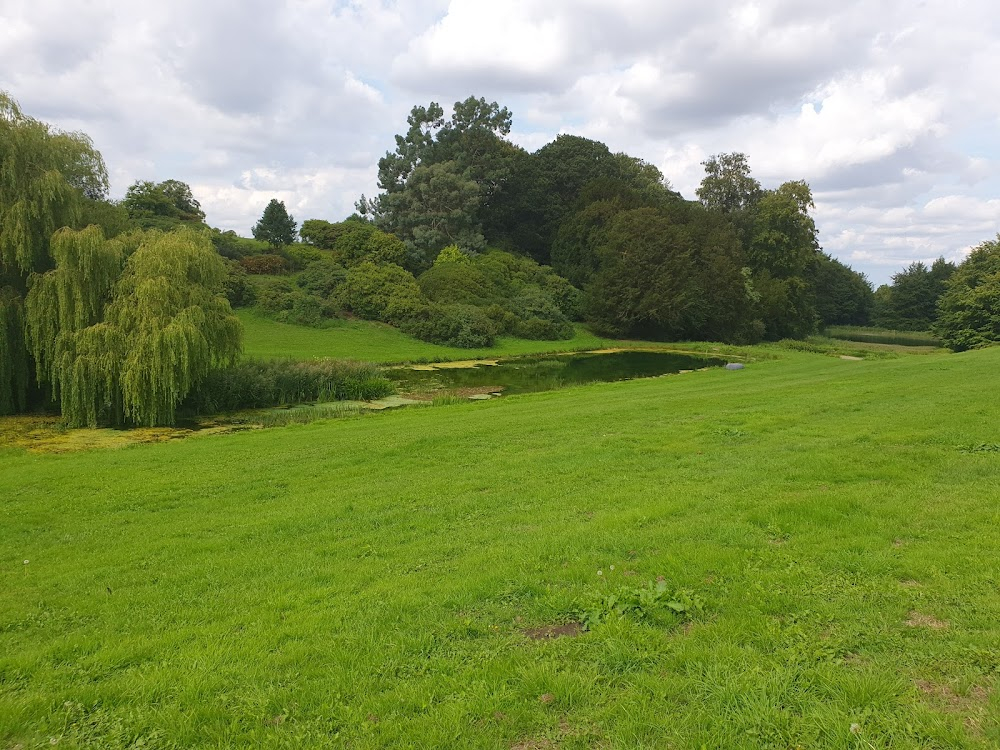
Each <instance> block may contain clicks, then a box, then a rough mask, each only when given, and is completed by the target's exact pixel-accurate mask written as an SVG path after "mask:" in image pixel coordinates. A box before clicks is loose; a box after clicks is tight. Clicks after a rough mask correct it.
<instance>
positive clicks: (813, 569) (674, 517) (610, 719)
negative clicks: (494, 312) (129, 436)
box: [0, 345, 1000, 750]
mask: <svg viewBox="0 0 1000 750" xmlns="http://www.w3.org/2000/svg"><path fill="white" fill-rule="evenodd" d="M318 346H322V345H318ZM773 351H776V352H777V353H778V355H779V356H778V357H777V358H772V359H763V358H762V359H760V360H759V361H755V362H752V363H751V364H750V366H748V367H747V369H745V370H743V371H739V372H727V371H723V370H713V371H706V372H698V373H691V374H686V375H677V376H669V377H664V378H655V379H650V380H643V381H631V382H624V383H610V384H600V385H591V386H585V387H578V388H572V389H567V390H563V391H557V392H550V393H545V394H535V395H530V396H523V397H517V396H514V397H509V398H505V399H499V400H495V401H487V402H483V403H477V404H461V405H449V406H442V407H440V408H438V407H432V408H424V409H412V410H402V411H396V412H391V413H385V414H380V415H376V416H367V417H359V418H354V419H342V420H337V421H330V422H321V423H314V424H310V425H302V426H293V427H288V428H281V429H273V430H265V431H259V432H251V433H240V434H235V435H227V436H219V437H209V438H203V439H192V440H187V441H181V442H176V443H169V444H162V445H148V446H136V447H132V448H125V449H119V450H103V451H91V452H83V453H74V454H66V455H34V454H29V453H25V452H22V451H18V450H13V449H8V450H6V451H3V452H0V474H2V477H3V496H2V500H0V504H2V506H0V507H2V510H3V523H2V524H0V571H2V587H0V747H2V748H14V747H21V748H25V749H27V748H33V747H49V746H52V745H56V746H60V747H100V748H126V747H127V748H134V747H146V748H228V747H350V748H381V747H400V748H403V747H407V748H408V747H463V748H465V747H470V748H480V747H481V748H516V749H518V750H530V749H535V750H537V749H539V748H594V747H596V748H642V747H645V748H691V749H693V750H697V749H699V748H797V747H801V748H996V747H998V746H1000V718H998V717H1000V695H998V691H997V683H998V678H1000V589H998V583H1000V567H998V560H1000V534H998V533H997V527H998V523H1000V502H998V491H997V488H998V487H1000V428H998V424H1000V404H998V401H997V399H996V398H995V397H994V392H995V390H996V378H997V375H996V374H997V372H998V371H1000V348H998V349H991V350H985V351H976V352H968V353H964V354H956V355H948V354H931V355H926V356H921V357H897V358H895V359H885V360H869V361H844V360H841V359H837V358H835V357H829V356H820V355H817V354H810V353H805V352H794V351H781V350H773ZM318 353H319V352H318ZM387 356H388V354H387ZM658 579H661V581H662V583H661V586H660V588H662V589H665V590H666V593H667V596H664V597H658V596H657V595H656V588H655V587H656V583H655V582H656V581H657V580H658ZM650 587H652V588H650ZM616 597H617V598H616ZM623 603H624V604H623ZM671 605H674V607H673V608H672V606H671ZM675 609H685V611H683V612H680V613H677V612H675ZM616 610H624V611H623V613H622V614H621V616H617V615H615V612H616ZM584 616H587V617H589V618H591V619H592V620H595V621H596V620H600V622H599V623H598V624H595V625H594V627H593V628H592V629H591V630H590V631H588V632H582V633H577V632H576V629H575V628H574V627H573V626H572V625H569V623H572V622H578V621H580V619H581V618H582V617H584ZM560 625H561V626H563V630H564V631H568V634H567V635H564V636H563V637H559V638H551V639H547V638H541V637H540V636H541V635H544V634H546V633H547V632H553V631H552V630H551V629H553V628H555V627H556V626H560ZM546 628H548V629H550V630H548V631H547V630H545V629H546Z"/></svg>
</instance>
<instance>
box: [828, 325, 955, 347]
mask: <svg viewBox="0 0 1000 750" xmlns="http://www.w3.org/2000/svg"><path fill="white" fill-rule="evenodd" d="M826 335H827V336H829V337H830V338H831V339H840V340H841V341H860V342H863V343H868V344H895V345H896V346H944V344H942V343H941V339H939V338H937V337H935V336H934V334H932V333H930V332H928V331H893V330H890V329H887V328H869V327H865V326H830V327H829V328H827V329H826Z"/></svg>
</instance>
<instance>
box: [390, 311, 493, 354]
mask: <svg viewBox="0 0 1000 750" xmlns="http://www.w3.org/2000/svg"><path fill="white" fill-rule="evenodd" d="M399 327H400V328H401V329H402V330H403V331H404V332H405V333H408V334H410V335H411V336H415V337H416V338H419V339H422V340H423V341H430V342H432V343H435V344H446V345H448V346H458V347H463V348H466V349H474V348H481V347H485V346H492V345H493V342H494V341H495V340H496V335H497V328H496V325H495V324H494V323H493V321H492V320H490V319H489V317H487V316H486V314H485V313H484V312H483V311H482V310H481V309H479V308H478V307H474V306H472V305H441V304H437V303H432V304H430V305H426V306H424V307H422V308H420V310H419V314H418V315H416V316H414V317H411V318H409V319H407V320H403V321H400V323H399Z"/></svg>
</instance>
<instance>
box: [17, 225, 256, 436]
mask: <svg viewBox="0 0 1000 750" xmlns="http://www.w3.org/2000/svg"><path fill="white" fill-rule="evenodd" d="M137 238H138V239H137ZM136 245H137V247H135V246H136ZM133 247H135V249H134V252H132V249H133ZM53 254H54V256H55V260H56V268H55V269H54V270H52V271H49V272H48V273H46V274H44V275H38V276H35V277H33V280H32V284H31V291H30V293H29V295H28V306H27V308H28V310H27V318H28V327H29V330H30V331H31V337H30V338H31V343H32V351H33V353H34V356H35V359H36V362H37V363H38V372H39V377H40V379H44V380H46V381H47V382H49V383H50V384H51V386H52V390H53V394H54V396H55V397H56V398H58V400H59V402H60V405H61V409H62V414H63V418H64V419H65V421H66V422H67V423H68V424H70V425H91V426H92V425H96V424H98V423H106V422H110V423H113V424H123V423H134V424H142V425H150V426H153V425H163V424H172V423H173V422H174V419H175V412H176V408H177V404H178V403H180V401H181V400H183V398H184V397H185V396H186V395H187V394H188V393H189V392H190V390H191V389H192V388H193V387H194V386H195V385H197V384H198V383H199V382H200V381H201V380H202V379H203V378H204V377H205V376H206V375H207V374H208V373H209V372H210V371H211V370H212V369H213V368H217V367H222V366H226V365H228V364H231V363H232V362H234V361H235V359H236V358H237V357H238V356H239V353H240V347H241V338H242V328H241V326H240V323H239V320H238V319H237V318H236V317H235V316H234V315H233V313H232V310H231V309H230V307H229V303H228V302H227V301H226V299H225V297H223V296H222V295H221V290H222V284H223V281H224V279H225V267H224V265H223V263H222V260H221V258H220V257H219V256H218V254H217V253H215V251H214V249H213V247H212V244H211V242H210V241H209V239H208V238H207V237H206V236H205V235H201V234H197V233H195V232H192V231H176V232H171V233H168V234H161V233H158V232H149V233H144V234H139V235H128V236H125V237H124V238H121V239H118V238H116V239H115V240H111V241H107V240H104V238H103V236H102V235H101V232H100V230H99V229H97V228H96V227H90V228H88V229H86V230H84V231H81V232H72V231H68V230H67V231H64V232H60V233H59V234H58V235H57V236H56V237H55V238H54V240H53ZM126 258H127V259H126ZM123 264H124V267H123Z"/></svg>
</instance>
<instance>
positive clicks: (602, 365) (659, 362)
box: [385, 350, 726, 398]
mask: <svg viewBox="0 0 1000 750" xmlns="http://www.w3.org/2000/svg"><path fill="white" fill-rule="evenodd" d="M724 364H726V360H724V359H719V358H717V357H708V356H701V355H697V354H684V353H679V352H664V351H642V350H613V351H596V352H577V353H571V354H549V355H535V356H530V357H512V358H509V359H498V360H478V361H474V362H458V363H456V362H443V363H440V364H436V365H407V366H403V367H394V368H391V369H388V370H386V371H385V374H386V375H387V376H388V377H389V379H391V380H392V381H394V382H395V383H396V387H397V388H398V390H399V392H400V393H401V394H404V395H414V396H420V395H423V396H424V397H428V396H431V397H433V396H434V395H438V394H440V395H444V394H454V395H459V396H465V397H469V398H489V397H490V396H494V395H500V394H513V393H535V392H538V391H551V390H555V389H557V388H564V387H566V386H569V385H578V384H581V383H596V382H609V381H614V380H631V379H633V378H648V377H654V376H657V375H666V374H669V373H678V372H684V371H690V370H699V369H702V368H705V367H721V366H722V365H724Z"/></svg>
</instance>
